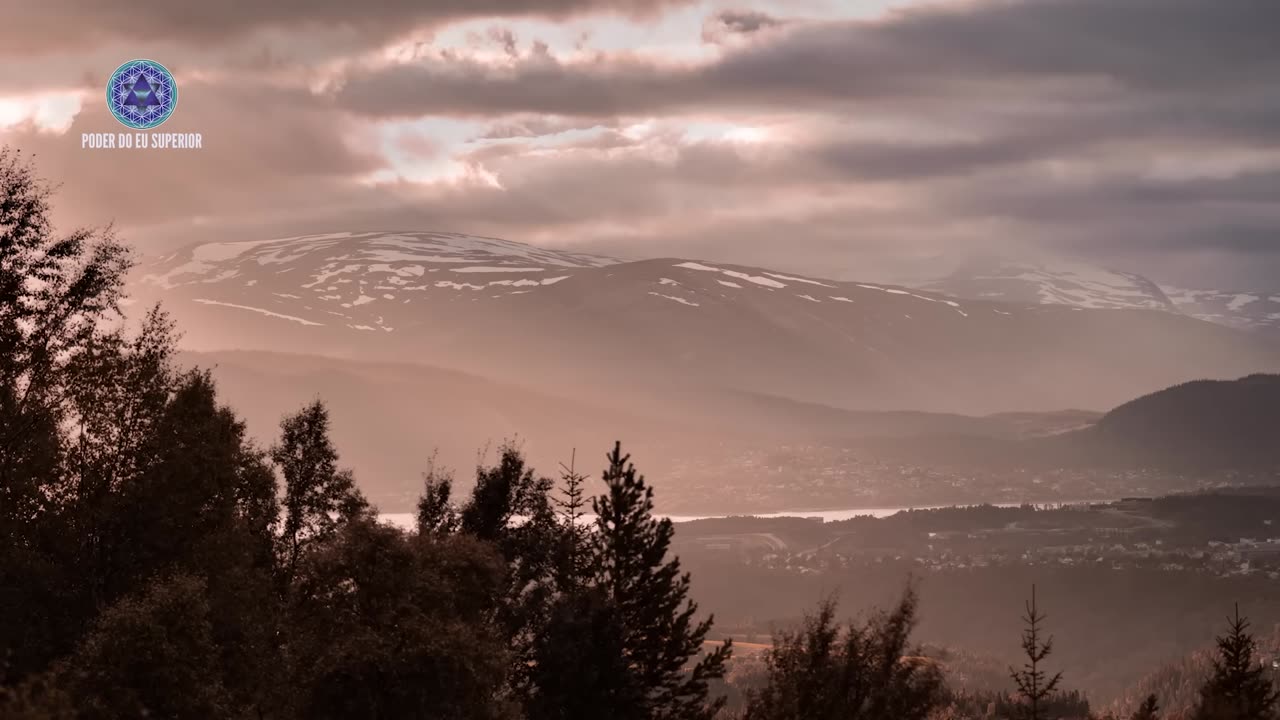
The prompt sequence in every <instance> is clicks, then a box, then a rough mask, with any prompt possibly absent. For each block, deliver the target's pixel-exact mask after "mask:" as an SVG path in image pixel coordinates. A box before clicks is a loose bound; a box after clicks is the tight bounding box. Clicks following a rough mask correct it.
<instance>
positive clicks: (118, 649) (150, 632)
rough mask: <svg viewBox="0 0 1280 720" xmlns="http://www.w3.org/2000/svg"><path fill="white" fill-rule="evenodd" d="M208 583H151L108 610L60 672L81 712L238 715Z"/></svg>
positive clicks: (87, 714) (175, 579) (128, 715)
mask: <svg viewBox="0 0 1280 720" xmlns="http://www.w3.org/2000/svg"><path fill="white" fill-rule="evenodd" d="M205 590H206V588H205V584H204V583H203V582H202V581H200V580H198V579H196V578H192V577H190V576H176V577H172V578H168V579H163V580H157V581H154V582H152V583H151V584H150V585H149V586H148V587H147V588H146V590H145V591H143V592H142V593H140V594H138V595H131V596H128V597H125V598H122V599H121V600H120V601H119V602H118V603H116V604H115V605H113V606H112V607H111V608H109V609H108V610H107V611H106V612H104V613H103V614H102V617H101V618H100V619H99V620H98V621H97V622H96V623H95V624H94V628H93V630H92V631H91V632H90V633H89V634H88V635H87V636H86V637H85V639H84V642H83V643H81V645H80V646H79V647H78V648H77V649H76V651H75V653H74V654H73V655H72V656H71V658H70V659H69V660H67V662H66V663H64V664H62V665H61V666H60V667H59V668H58V669H57V670H56V672H55V675H56V676H57V677H58V678H59V683H60V684H61V685H62V686H63V687H65V688H66V691H67V695H68V696H70V697H71V698H74V700H75V704H76V709H77V713H76V716H77V717H80V718H86V719H87V720H92V719H96V718H102V719H103V720H106V719H113V720H114V719H115V718H121V719H123V718H137V717H166V718H179V717H181V718H221V717H229V716H232V715H234V714H235V713H234V711H233V708H232V707H231V702H230V698H229V696H228V694H227V692H226V689H225V688H224V686H223V684H222V681H221V673H220V671H219V668H218V648H217V646H216V644H215V642H214V637H213V629H212V625H211V624H210V609H209V604H208V602H207V601H206V600H205V597H204V596H205Z"/></svg>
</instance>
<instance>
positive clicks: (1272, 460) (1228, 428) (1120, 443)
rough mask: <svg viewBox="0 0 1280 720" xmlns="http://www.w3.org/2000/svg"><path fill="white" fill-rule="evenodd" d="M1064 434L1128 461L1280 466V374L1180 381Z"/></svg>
mask: <svg viewBox="0 0 1280 720" xmlns="http://www.w3.org/2000/svg"><path fill="white" fill-rule="evenodd" d="M1063 439H1064V440H1066V441H1068V442H1069V443H1071V445H1072V446H1073V447H1078V448H1081V449H1085V450H1087V451H1088V452H1089V453H1090V454H1092V455H1094V456H1095V457H1097V458H1099V459H1102V460H1105V461H1108V462H1110V463H1118V464H1124V465H1135V464H1136V465H1145V466H1160V467H1169V466H1175V467H1182V468H1189V469H1191V468H1203V469H1218V468H1241V469H1262V468H1280V375H1262V374H1258V375H1249V376H1248V377H1243V378H1240V379H1239V380H1196V381H1194V382H1188V383H1183V384H1181V385H1175V386H1173V387H1170V388H1166V389H1164V390H1161V391H1159V392H1155V393H1152V394H1150V395H1146V396H1143V397H1140V398H1138V399H1137V400H1133V401H1131V402H1127V403H1125V404H1123V405H1121V406H1119V407H1117V408H1115V409H1114V410H1112V411H1111V412H1109V413H1107V414H1106V415H1103V416H1102V419H1100V420H1099V421H1098V422H1097V423H1096V424H1094V425H1093V426H1092V427H1089V428H1086V429H1083V430H1079V431H1075V432H1072V433H1067V434H1066V435H1064V436H1063Z"/></svg>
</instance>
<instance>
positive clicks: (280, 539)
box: [0, 151, 1277, 720]
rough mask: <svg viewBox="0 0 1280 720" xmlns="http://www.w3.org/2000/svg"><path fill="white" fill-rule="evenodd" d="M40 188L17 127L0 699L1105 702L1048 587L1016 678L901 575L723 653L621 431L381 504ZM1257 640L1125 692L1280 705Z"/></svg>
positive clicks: (863, 714) (1032, 603) (55, 713)
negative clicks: (881, 590) (950, 668)
mask: <svg viewBox="0 0 1280 720" xmlns="http://www.w3.org/2000/svg"><path fill="white" fill-rule="evenodd" d="M51 202H52V190H51V188H50V187H49V186H48V184H47V183H45V182H44V181H43V180H42V179H41V178H40V176H39V175H38V173H37V172H36V170H35V168H34V167H33V166H32V165H31V163H30V162H28V161H27V160H26V159H24V158H23V157H22V156H21V155H20V154H19V153H15V152H10V151H4V152H3V154H0V716H3V717H5V718H33V719H34V718H138V717H154V718H259V719H261V718H303V717H305V718H340V717H342V718H346V717H361V718H476V719H485V718H493V719H498V718H502V719H512V720H515V719H518V718H525V719H528V720H542V719H551V718H558V719H565V720H567V719H571V718H574V719H576V718H583V719H586V718H600V719H605V720H608V719H618V720H624V719H626V720H629V719H635V720H649V719H653V720H658V719H662V720H677V719H681V720H683V719H689V720H696V719H707V720H710V719H711V718H732V717H740V718H746V719H749V720H791V719H795V720H800V719H804V720H824V719H827V718H831V719H836V718H858V719H866V720H881V719H883V720H890V719H893V720H897V719H901V720H912V719H917V718H919V719H923V718H937V719H942V718H948V719H958V718H1024V717H1025V718H1034V719H1036V720H1040V719H1047V718H1061V719H1063V720H1065V719H1067V718H1086V717H1103V716H1104V715H1102V714H1099V713H1098V712H1094V711H1091V710H1090V708H1089V706H1088V702H1087V699H1086V698H1085V697H1084V696H1082V695H1081V694H1080V693H1078V692H1076V691H1073V690H1071V689H1070V687H1069V684H1070V683H1069V681H1070V678H1064V677H1063V676H1062V675H1060V674H1058V673H1056V672H1055V671H1054V670H1053V660H1054V655H1053V640H1052V637H1051V634H1050V633H1048V632H1047V631H1046V629H1045V627H1044V616H1043V613H1042V611H1041V609H1040V608H1038V606H1037V604H1036V603H1037V600H1036V598H1035V591H1034V588H1033V587H1028V588H1026V590H1027V593H1028V595H1029V598H1030V599H1028V601H1027V604H1026V615H1025V617H1024V618H1023V621H1024V625H1025V631H1024V633H1023V636H1022V639H1021V645H1022V648H1023V651H1024V655H1025V664H1024V665H1021V666H1018V667H1014V668H1008V669H1007V670H1006V671H1005V672H1006V674H1005V678H1006V680H1007V683H1006V688H1005V690H1003V691H1000V692H993V693H984V694H974V693H969V692H966V691H965V690H963V689H962V688H956V687H952V686H950V685H949V684H948V680H947V677H946V676H945V675H944V673H943V672H942V671H941V669H940V668H939V664H938V661H937V659H936V658H935V657H932V656H931V655H929V654H928V653H926V652H925V651H924V650H922V649H921V648H920V647H919V646H918V645H917V641H916V640H915V639H914V637H913V630H914V629H915V627H916V624H917V621H918V602H917V593H916V590H915V586H914V585H913V582H912V580H911V579H910V578H909V577H907V576H906V575H904V576H903V577H902V579H901V587H902V591H901V593H900V597H899V599H898V600H897V601H895V602H892V603H889V604H888V605H887V606H886V608H885V609H884V610H880V611H874V610H873V611H870V612H869V613H867V614H864V615H863V616H862V619H860V620H856V621H850V622H848V623H844V622H841V621H840V620H838V615H837V614H838V613H839V612H841V610H840V609H839V608H838V606H837V604H836V602H835V601H834V600H828V601H826V602H823V603H821V604H819V605H818V606H817V607H815V608H813V609H812V610H811V611H810V612H809V613H808V615H807V616H806V617H805V618H804V619H803V620H802V621H800V622H799V623H797V624H795V625H794V626H793V627H791V628H789V629H784V630H782V631H780V632H779V633H777V634H776V635H775V637H774V638H773V642H772V644H771V645H770V646H769V647H767V648H764V649H763V650H761V651H759V652H757V653H755V655H756V657H755V660H754V661H753V662H746V660H747V659H748V658H746V657H745V656H744V657H742V662H740V661H739V660H736V659H734V657H733V656H734V651H735V649H734V647H733V642H732V641H731V640H724V641H723V642H710V641H709V640H710V639H711V638H712V637H713V631H714V628H715V620H714V618H713V617H711V616H710V615H707V614H704V613H702V612H701V611H700V610H699V606H698V604H697V603H696V602H695V601H694V595H693V593H692V592H691V587H692V585H691V584H692V582H693V580H692V579H691V577H690V574H689V573H688V572H687V571H686V569H685V567H684V566H682V565H681V563H680V560H679V559H678V558H677V557H676V556H675V554H674V553H673V552H672V540H673V536H674V534H675V532H676V530H675V527H674V526H673V524H672V523H671V522H670V521H669V520H667V519H664V518H661V517H659V516H657V515H655V513H654V505H653V488H652V486H651V485H650V484H649V483H648V482H647V481H646V480H645V478H644V476H643V475H642V474H641V473H640V472H639V471H638V470H637V468H636V466H635V464H633V463H632V462H631V459H630V457H629V456H628V455H627V454H626V453H625V452H624V450H623V449H622V446H621V445H620V444H618V445H615V446H614V447H613V448H612V449H607V450H608V452H607V453H606V454H605V455H604V457H603V463H602V465H603V469H602V471H601V472H600V473H599V475H598V476H594V475H593V476H588V475H586V474H585V473H583V472H581V471H579V469H578V463H576V462H571V463H570V464H569V465H568V466H566V467H563V468H561V469H560V471H559V472H558V473H556V477H555V478H554V479H553V478H551V477H548V476H546V475H545V474H542V473H539V472H537V471H536V470H535V469H534V468H532V467H529V466H528V464H527V463H526V462H525V459H524V458H523V456H522V454H521V451H520V449H519V447H518V446H515V445H506V446H503V447H502V448H500V449H499V451H498V452H497V457H496V458H494V459H493V460H492V461H491V462H487V463H486V462H482V463H480V464H479V466H478V467H477V469H476V474H475V478H474V482H473V483H467V487H468V489H467V490H466V491H465V492H463V491H457V492H455V490H454V487H455V484H457V485H458V486H459V487H461V485H462V483H456V482H455V478H454V477H453V476H452V475H451V474H450V473H449V472H448V471H446V470H444V469H440V468H432V467H431V466H430V464H429V463H428V462H427V459H425V458H424V467H425V469H426V471H425V472H424V479H423V484H422V493H421V497H420V499H419V501H418V509H417V520H416V527H414V528H412V529H409V530H403V529H399V528H396V527H391V526H389V525H387V524H384V523H381V522H380V521H379V519H378V514H377V509H376V508H375V507H373V506H372V505H371V504H370V503H369V502H368V501H367V500H366V499H365V498H364V496H363V495H362V494H361V492H360V490H359V489H358V484H357V482H356V478H355V477H354V476H353V474H352V473H351V472H350V471H348V470H345V469H343V467H342V464H341V461H340V458H339V454H338V451H337V449H336V448H335V447H334V445H333V443H332V442H331V440H330V436H329V425H330V418H329V413H328V410H327V408H326V406H325V405H324V403H323V402H322V401H321V400H319V399H317V400H316V401H315V402H312V403H310V404H308V405H306V406H304V407H302V408H299V409H298V410H297V411H296V412H295V413H293V414H291V415H289V416H287V417H285V418H283V419H282V421H281V422H280V426H279V432H278V435H277V438H276V440H275V442H274V443H273V444H272V445H271V446H270V447H259V446H257V445H256V444H255V443H254V442H253V441H252V440H251V439H250V438H249V437H248V435H247V433H246V429H245V426H244V423H243V422H242V421H241V420H240V419H239V418H238V417H237V415H236V412H235V410H234V409H233V408H230V407H226V406H225V405H224V404H223V403H221V402H220V400H219V396H218V389H217V387H216V386H215V383H214V382H213V380H212V379H211V376H210V374H209V372H208V371H207V370H204V369H199V368H185V367H181V366H180V365H179V363H178V362H177V360H176V355H177V348H178V339H179V337H180V334H179V330H180V329H179V328H176V327H174V325H173V323H172V322H170V321H169V319H168V318H167V316H166V314H165V312H164V310H163V309H162V308H160V307H155V308H152V309H150V310H149V311H147V312H146V314H145V317H144V318H142V320H141V323H140V325H138V326H137V327H132V328H131V327H128V326H127V325H126V323H125V322H124V320H123V316H122V312H121V310H122V307H124V302H125V301H126V298H125V297H123V290H122V288H123V283H124V277H125V274H126V272H127V271H128V269H129V267H130V261H131V254H130V252H129V250H128V248H127V246H126V245H125V244H124V243H123V242H121V241H120V240H119V239H117V238H116V237H115V236H114V234H113V233H112V231H111V230H110V229H83V230H76V231H72V232H70V233H69V234H58V233H57V232H55V229H54V228H53V225H52V222H51V219H50V214H51ZM623 409H624V408H619V411H621V410H623ZM424 412H439V413H448V412H449V408H447V407H439V408H424ZM1015 622H1016V620H1015ZM1260 657H1261V656H1260V653H1259V648H1258V641H1257V640H1256V639H1255V638H1254V636H1253V635H1252V634H1251V632H1250V628H1249V625H1248V621H1247V620H1246V619H1244V618H1243V617H1241V616H1240V615H1239V614H1238V613H1237V614H1235V615H1232V619H1231V622H1230V623H1229V624H1228V625H1227V626H1226V627H1225V628H1224V629H1223V634H1222V636H1221V637H1220V638H1219V642H1218V652H1217V654H1216V655H1215V656H1213V657H1212V658H1210V660H1209V665H1210V672H1209V673H1208V676H1207V679H1206V680H1205V682H1204V683H1203V684H1202V686H1201V687H1198V688H1197V691H1196V692H1195V693H1194V694H1193V696H1192V697H1190V699H1188V700H1186V702H1185V703H1183V704H1184V705H1185V707H1171V708H1169V709H1168V710H1165V709H1162V707H1161V698H1159V697H1157V696H1156V695H1155V694H1151V695H1149V696H1148V697H1144V698H1140V699H1138V700H1137V702H1135V703H1134V707H1133V708H1125V709H1124V710H1123V715H1122V716H1120V717H1132V718H1142V719H1150V718H1156V717H1168V718H1174V717H1188V718H1195V719H1196V720H1211V719H1223V720H1226V719H1233V720H1234V719H1240V720H1244V719H1246V718H1250V719H1251V718H1272V717H1276V707H1277V694H1276V692H1275V690H1274V687H1273V684H1272V678H1271V675H1270V672H1269V669H1268V668H1264V667H1263V666H1262V665H1261V663H1260V661H1259V660H1260ZM1098 662H1099V664H1100V665H1102V666H1104V667H1105V662H1106V658H1105V657H1099V659H1098ZM1153 669H1154V668H1153ZM1108 712H1110V711H1108Z"/></svg>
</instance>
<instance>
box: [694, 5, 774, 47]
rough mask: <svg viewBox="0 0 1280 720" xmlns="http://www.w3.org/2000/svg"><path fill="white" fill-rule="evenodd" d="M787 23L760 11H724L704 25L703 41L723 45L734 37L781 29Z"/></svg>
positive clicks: (710, 18) (713, 16) (707, 20)
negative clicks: (776, 28)
mask: <svg viewBox="0 0 1280 720" xmlns="http://www.w3.org/2000/svg"><path fill="white" fill-rule="evenodd" d="M786 22H787V21H785V20H781V19H779V18H775V17H774V16H772V15H769V14H767V13H763V12H760V11H758V10H722V11H720V12H718V13H716V14H714V15H712V16H711V17H709V18H707V19H706V21H705V22H704V23H703V25H702V40H703V42H709V43H723V42H726V41H729V40H731V39H732V38H734V37H738V36H742V35H750V34H752V33H756V32H759V31H761V30H766V29H768V28H774V27H779V26H781V25H784V24H786Z"/></svg>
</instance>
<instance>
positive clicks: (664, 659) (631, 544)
mask: <svg viewBox="0 0 1280 720" xmlns="http://www.w3.org/2000/svg"><path fill="white" fill-rule="evenodd" d="M608 462H609V466H608V468H607V469H606V470H605V472H604V482H605V485H606V489H605V492H604V494H602V495H601V496H600V497H598V498H596V499H595V500H593V502H592V509H593V510H594V511H595V514H596V532H595V535H594V537H593V538H592V548H591V552H592V557H591V561H592V562H591V565H592V567H594V568H595V573H596V576H595V577H594V578H593V582H594V584H595V585H596V586H597V587H598V588H599V589H600V591H601V592H602V598H603V601H604V602H606V603H607V604H609V605H610V606H611V607H612V608H613V610H612V611H613V612H616V613H617V615H616V617H617V622H618V623H619V624H620V627H621V631H622V645H621V647H622V652H623V657H624V658H625V659H626V667H627V673H626V675H625V677H624V678H623V682H624V687H628V688H629V689H628V690H627V691H625V692H623V693H622V696H624V697H628V696H633V695H634V696H639V697H640V699H639V700H638V701H637V703H636V706H635V710H636V712H637V713H638V714H637V715H636V717H641V718H653V719H659V718H661V719H662V720H667V719H671V720H675V719H677V718H679V719H681V720H685V719H688V720H694V719H700V718H710V717H712V716H713V715H715V713H716V712H717V711H718V710H719V708H720V707H721V706H722V705H723V704H724V699H723V698H718V699H716V700H714V701H708V698H707V693H708V682H709V681H711V680H713V679H718V678H721V677H723V676H724V670H725V662H726V661H727V660H728V659H729V655H730V645H731V643H729V642H728V641H726V642H725V643H724V644H722V645H720V646H719V647H717V648H715V649H714V650H712V651H710V652H708V653H706V654H705V655H703V656H702V657H701V658H700V659H698V660H697V662H695V663H693V665H692V667H688V664H689V663H690V662H692V659H693V658H695V657H697V656H698V655H699V654H701V653H702V645H703V641H704V640H705V639H706V637H707V633H708V632H709V631H710V630H711V625H712V621H713V619H712V618H710V617H709V618H707V619H705V620H702V621H695V619H694V618H695V617H696V615H697V612H698V606H697V604H696V603H694V602H693V601H692V600H689V599H688V596H689V575H688V574H687V573H682V572H681V570H680V561H679V559H676V558H673V559H671V560H668V559H667V551H668V549H669V548H670V545H671V536H672V534H673V533H674V529H673V527H672V524H671V521H670V520H669V519H667V518H663V519H661V520H659V519H657V518H655V517H654V516H653V488H651V487H649V486H648V485H646V484H645V481H644V477H643V476H641V475H638V474H637V473H636V469H635V466H634V465H632V464H631V463H630V456H629V455H623V454H622V444H621V443H616V444H615V445H614V449H613V452H612V453H610V454H609V456H608ZM602 700H603V699H602Z"/></svg>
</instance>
